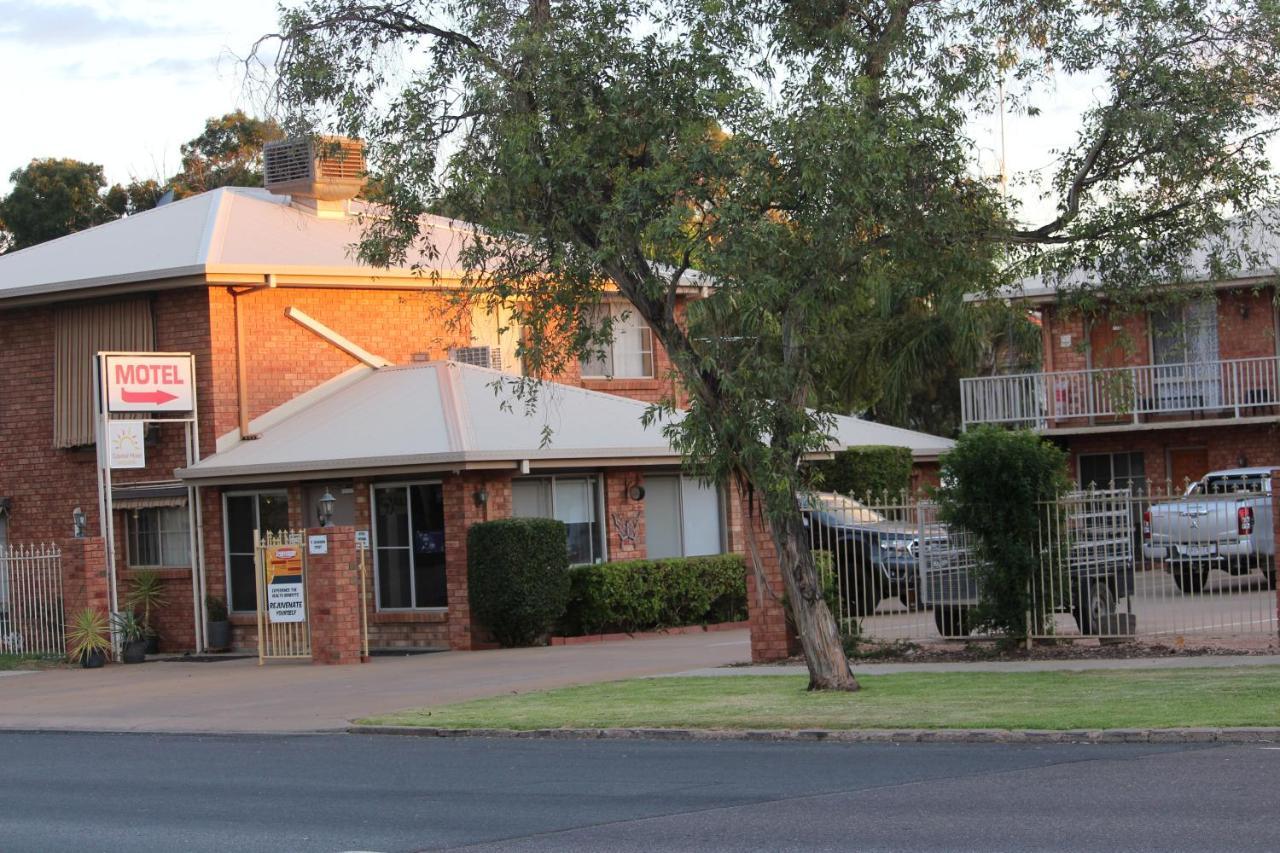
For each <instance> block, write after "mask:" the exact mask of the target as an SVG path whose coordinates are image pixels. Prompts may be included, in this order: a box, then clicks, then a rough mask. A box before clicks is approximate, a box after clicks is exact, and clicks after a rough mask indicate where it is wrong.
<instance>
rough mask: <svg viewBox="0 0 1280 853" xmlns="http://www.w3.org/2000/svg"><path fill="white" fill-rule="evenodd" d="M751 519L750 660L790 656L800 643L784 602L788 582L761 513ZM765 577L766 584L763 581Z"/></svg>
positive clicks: (763, 660) (749, 532) (748, 565)
mask: <svg viewBox="0 0 1280 853" xmlns="http://www.w3.org/2000/svg"><path fill="white" fill-rule="evenodd" d="M747 521H748V528H749V529H748V534H747V535H749V536H751V538H752V541H751V542H748V543H747V555H746V557H747V617H748V622H749V623H750V626H751V660H752V661H753V662H754V663H768V662H769V661H776V660H782V659H784V658H786V657H788V656H789V655H790V654H791V653H792V652H793V651H795V649H796V647H797V642H796V637H795V631H794V630H792V628H791V626H790V625H789V624H788V620H787V614H786V609H785V608H784V607H783V606H782V599H783V595H784V593H785V590H786V586H785V584H784V583H783V580H782V569H781V567H780V566H779V563H778V551H777V549H776V548H775V547H774V545H773V537H771V536H770V535H769V531H768V529H767V526H766V525H765V523H764V521H763V520H762V519H761V518H760V516H759V513H758V512H757V513H755V514H753V515H752V517H751V518H750V519H748V520H747ZM761 580H763V584H761V583H760V581H761Z"/></svg>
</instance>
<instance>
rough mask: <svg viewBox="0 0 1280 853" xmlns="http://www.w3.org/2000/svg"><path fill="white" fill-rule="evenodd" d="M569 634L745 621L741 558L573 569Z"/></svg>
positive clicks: (685, 559)
mask: <svg viewBox="0 0 1280 853" xmlns="http://www.w3.org/2000/svg"><path fill="white" fill-rule="evenodd" d="M569 574H570V578H571V587H570V594H569V608H568V612H567V613H566V615H565V619H564V624H565V630H566V631H567V632H568V633H570V634H600V633H608V632H627V633H634V632H637V631H650V630H653V629H655V628H670V627H677V626H680V625H708V624H714V623H717V622H736V621H740V620H742V619H745V618H746V605H747V581H746V565H745V563H744V562H743V559H742V557H741V555H738V554H720V555H716V556H710V557H669V558H664V559H659V560H631V561H628V562H622V563H602V564H600V565H594V566H574V567H573V568H572V569H570V570H569Z"/></svg>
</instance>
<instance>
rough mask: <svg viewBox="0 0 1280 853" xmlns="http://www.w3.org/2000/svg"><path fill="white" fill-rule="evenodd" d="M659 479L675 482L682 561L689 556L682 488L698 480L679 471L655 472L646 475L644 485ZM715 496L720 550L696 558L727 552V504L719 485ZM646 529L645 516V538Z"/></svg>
mask: <svg viewBox="0 0 1280 853" xmlns="http://www.w3.org/2000/svg"><path fill="white" fill-rule="evenodd" d="M659 477H666V478H668V479H672V480H675V481H676V517H677V518H678V519H679V521H680V553H679V555H678V558H679V559H684V558H686V557H688V556H689V554H688V536H687V535H686V532H685V514H684V498H685V494H684V487H685V483H695V484H698V479H697V478H696V477H688V476H686V475H685V474H684V473H682V472H679V471H675V472H656V473H652V474H648V475H646V477H645V483H646V484H647V483H648V481H649V480H650V479H656V478H659ZM715 494H716V526H717V531H716V533H717V536H716V538H717V540H718V542H719V545H718V547H719V548H720V550H719V551H718V552H716V554H715V555H713V554H700V555H697V556H716V555H718V554H724V553H727V552H728V550H729V543H728V536H727V535H726V533H727V528H728V526H729V525H728V516H727V510H726V506H725V505H726V503H727V501H726V500H725V493H724V489H723V488H721V487H720V486H719V485H717V486H716V487H715ZM646 510H647V506H646ZM648 529H649V519H648V517H647V516H646V517H645V535H646V537H647V536H648ZM645 553H646V555H648V541H647V539H646V542H645ZM655 559H674V558H667V557H659V558H655Z"/></svg>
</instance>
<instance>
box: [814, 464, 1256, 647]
mask: <svg viewBox="0 0 1280 853" xmlns="http://www.w3.org/2000/svg"><path fill="white" fill-rule="evenodd" d="M1137 485H1138V488H1126V489H1090V490H1086V491H1080V492H1074V493H1071V494H1069V495H1066V496H1064V497H1063V498H1061V499H1060V500H1057V501H1054V502H1052V503H1045V504H1041V506H1040V507H1039V510H1040V513H1039V514H1040V529H1039V532H1038V534H1037V541H1036V543H1035V545H1036V553H1037V554H1038V557H1039V567H1038V569H1037V571H1036V572H1034V573H1033V575H1032V577H1031V578H1029V580H1028V592H1029V600H1030V602H1031V607H1030V612H1029V613H1028V614H1027V616H1028V624H1029V625H1031V626H1032V631H1031V633H1032V636H1033V637H1037V638H1039V637H1056V638H1062V637H1097V638H1110V637H1133V636H1137V637H1139V638H1142V639H1148V640H1159V641H1165V642H1176V641H1178V640H1179V638H1182V639H1187V638H1195V637H1200V638H1223V639H1228V640H1229V639H1230V638H1234V637H1243V636H1250V635H1251V636H1255V637H1260V636H1271V637H1274V636H1275V634H1276V631H1277V628H1278V627H1280V625H1278V623H1277V619H1276V610H1277V598H1276V592H1275V586H1276V581H1275V577H1276V575H1275V560H1274V551H1275V548H1274V543H1275V535H1274V531H1273V527H1272V520H1271V519H1272V515H1271V494H1270V484H1269V482H1268V481H1267V480H1266V478H1265V477H1254V478H1252V479H1250V478H1247V477H1246V478H1236V481H1234V482H1221V483H1214V481H1212V480H1210V481H1209V485H1208V486H1204V485H1202V486H1200V487H1198V488H1199V491H1197V492H1193V493H1191V494H1183V493H1182V492H1181V490H1177V489H1170V488H1167V487H1166V488H1164V489H1159V490H1157V489H1155V488H1153V486H1152V485H1151V484H1137ZM805 516H806V523H807V525H808V528H809V534H810V545H811V547H812V549H813V550H814V552H815V555H816V558H817V561H818V565H819V569H820V571H821V573H822V575H823V577H824V581H825V582H826V583H827V584H828V585H829V588H832V589H833V590H834V597H835V600H836V601H837V602H838V608H839V613H838V618H839V619H841V620H843V621H844V622H845V624H846V625H848V624H849V623H850V622H851V621H856V622H857V623H858V626H859V628H860V632H861V634H862V635H863V636H864V637H867V638H869V639H874V640H881V641H893V640H911V641H920V640H937V639H941V638H960V637H967V636H987V637H990V636H992V635H991V634H989V633H986V634H984V633H982V632H981V631H980V630H978V627H979V626H976V625H975V615H976V612H977V611H976V608H977V606H978V604H979V601H980V597H981V593H982V590H981V588H980V586H981V578H982V574H983V573H982V566H981V565H980V563H979V559H978V553H979V549H978V548H977V547H976V545H977V543H976V540H975V539H974V537H973V536H972V535H970V534H969V533H967V532H966V531H964V530H960V529H957V528H955V527H953V526H951V525H948V524H945V523H943V522H942V521H941V520H940V519H939V515H938V506H937V505H936V504H934V503H932V502H929V501H922V500H912V499H906V498H903V499H900V500H897V501H874V502H873V501H853V500H850V499H849V498H846V497H843V496H840V495H831V494H824V495H817V496H813V497H811V498H810V499H809V501H808V504H807V506H806V512H805Z"/></svg>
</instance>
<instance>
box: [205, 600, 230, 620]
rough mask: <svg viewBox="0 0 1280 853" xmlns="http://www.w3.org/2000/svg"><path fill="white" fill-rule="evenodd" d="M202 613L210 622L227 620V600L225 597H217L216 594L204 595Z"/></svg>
mask: <svg viewBox="0 0 1280 853" xmlns="http://www.w3.org/2000/svg"><path fill="white" fill-rule="evenodd" d="M204 615H205V618H206V619H207V620H208V621H210V622H226V621H227V602H226V599H223V598H219V597H218V596H216V595H206V596H205V597H204Z"/></svg>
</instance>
